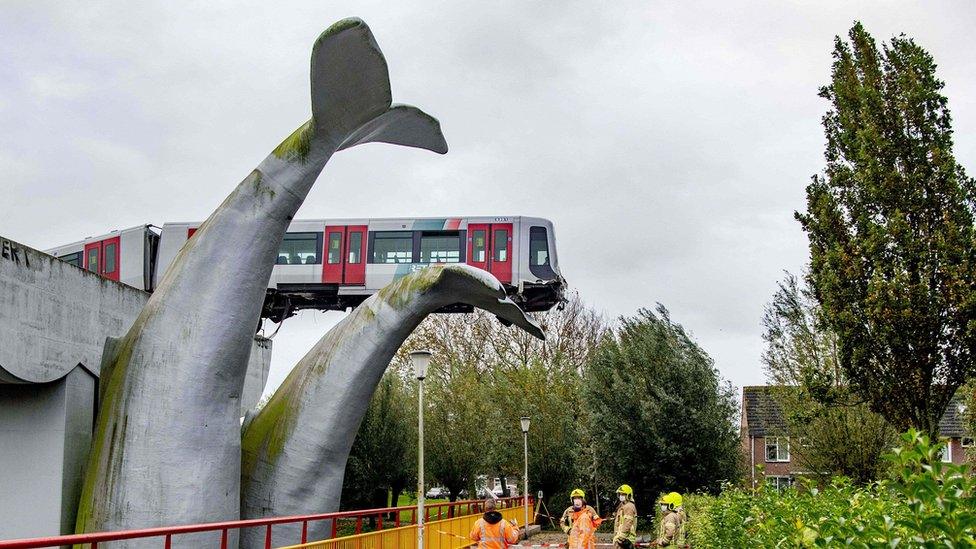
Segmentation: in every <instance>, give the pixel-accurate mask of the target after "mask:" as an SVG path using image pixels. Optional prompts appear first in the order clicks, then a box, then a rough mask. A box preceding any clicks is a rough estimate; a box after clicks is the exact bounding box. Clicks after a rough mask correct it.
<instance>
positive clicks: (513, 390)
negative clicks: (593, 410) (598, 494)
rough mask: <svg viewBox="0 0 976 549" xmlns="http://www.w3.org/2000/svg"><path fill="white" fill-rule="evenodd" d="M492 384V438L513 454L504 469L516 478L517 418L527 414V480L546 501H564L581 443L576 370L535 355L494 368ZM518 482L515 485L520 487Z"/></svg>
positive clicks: (519, 462)
mask: <svg viewBox="0 0 976 549" xmlns="http://www.w3.org/2000/svg"><path fill="white" fill-rule="evenodd" d="M497 379H498V382H497V383H496V384H495V385H494V391H495V394H496V398H495V399H494V401H495V402H496V403H498V404H499V406H495V407H493V414H492V416H493V417H495V418H497V419H496V422H495V425H498V426H499V431H498V432H497V433H496V434H495V435H494V437H493V441H495V442H499V443H500V444H498V446H504V447H506V448H507V449H509V450H515V454H517V455H516V456H515V458H514V460H512V462H510V465H509V469H508V470H510V471H514V472H516V473H517V474H518V477H519V478H520V477H521V471H522V469H523V460H524V458H523V438H522V432H521V431H520V429H519V418H520V417H521V416H523V415H524V416H528V417H530V418H531V420H532V422H531V427H530V428H529V481H530V483H531V490H532V493H535V492H537V491H539V490H541V491H542V492H543V494H545V496H546V497H547V499H549V500H550V501H557V502H559V503H560V504H561V503H562V502H564V501H567V500H566V499H565V498H566V497H568V493H569V490H571V488H570V486H571V485H572V484H573V483H574V482H577V481H579V480H580V475H579V473H580V471H579V468H578V466H577V465H578V463H579V460H578V454H579V452H580V449H581V448H582V445H581V442H580V440H581V436H580V434H581V433H580V431H581V430H583V429H584V428H585V426H584V425H582V424H581V422H580V415H579V403H578V395H579V390H580V385H581V380H580V377H579V374H578V373H577V372H576V371H575V370H574V369H571V368H556V367H552V366H550V367H546V365H544V364H542V363H541V362H540V361H538V360H533V361H531V362H530V363H529V364H528V365H527V366H526V367H524V368H520V369H516V370H511V371H503V372H498V378H497ZM521 489H522V485H521V484H519V490H520V491H521Z"/></svg>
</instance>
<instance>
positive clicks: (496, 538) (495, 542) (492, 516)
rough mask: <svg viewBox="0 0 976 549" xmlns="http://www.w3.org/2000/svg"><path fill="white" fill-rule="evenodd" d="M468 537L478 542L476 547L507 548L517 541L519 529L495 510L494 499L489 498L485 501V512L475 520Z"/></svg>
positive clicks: (483, 548) (479, 548) (485, 548)
mask: <svg viewBox="0 0 976 549" xmlns="http://www.w3.org/2000/svg"><path fill="white" fill-rule="evenodd" d="M468 537H469V538H470V539H471V541H474V542H476V543H477V544H478V546H477V547H478V549H507V547H508V546H509V545H513V544H515V543H517V542H518V539H519V531H518V528H517V527H516V526H515V525H514V524H513V523H511V522H509V521H507V520H505V519H503V518H502V514H501V513H499V512H498V511H496V510H495V500H493V499H489V500H486V501H485V514H484V515H483V516H482V517H481V518H480V519H478V520H477V521H475V523H474V526H473V527H472V528H471V533H470V534H468Z"/></svg>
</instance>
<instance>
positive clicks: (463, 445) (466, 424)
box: [424, 358, 511, 501]
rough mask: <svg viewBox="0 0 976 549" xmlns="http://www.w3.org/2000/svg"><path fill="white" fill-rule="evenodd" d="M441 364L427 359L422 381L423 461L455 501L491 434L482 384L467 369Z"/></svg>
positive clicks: (470, 482)
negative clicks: (427, 363) (426, 371)
mask: <svg viewBox="0 0 976 549" xmlns="http://www.w3.org/2000/svg"><path fill="white" fill-rule="evenodd" d="M435 360H436V358H435ZM441 366H442V365H441V364H439V363H438V362H436V361H434V362H432V363H431V368H430V370H429V371H428V377H427V381H425V387H426V388H427V392H426V394H425V395H424V399H425V405H426V409H425V411H424V421H425V433H424V439H425V442H424V446H425V447H424V456H425V459H426V465H425V466H426V468H427V471H429V472H430V475H431V477H433V478H434V479H436V480H438V481H439V482H440V483H441V484H443V485H444V487H445V488H447V489H448V490H449V491H450V500H451V501H455V500H457V498H458V496H459V494H460V492H461V490H463V489H466V488H467V489H469V490H470V489H472V488H473V486H474V481H475V477H476V476H477V475H478V473H479V472H481V471H482V470H483V468H484V465H485V448H486V447H487V446H488V445H489V444H491V443H494V442H496V441H497V439H496V438H495V436H496V432H495V431H494V430H492V428H491V426H490V425H489V424H488V422H487V421H486V416H487V415H488V412H487V395H486V394H485V391H486V388H485V387H484V386H483V385H482V384H481V383H479V381H478V378H477V376H476V375H474V370H473V368H464V367H461V368H453V367H446V368H442V367H441ZM497 442H509V443H510V442H511V441H497ZM471 493H472V494H473V493H474V492H471Z"/></svg>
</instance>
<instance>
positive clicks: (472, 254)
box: [49, 216, 565, 322]
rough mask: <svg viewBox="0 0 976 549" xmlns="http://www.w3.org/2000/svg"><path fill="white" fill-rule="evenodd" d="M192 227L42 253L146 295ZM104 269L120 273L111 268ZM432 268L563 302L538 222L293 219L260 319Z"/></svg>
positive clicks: (529, 304)
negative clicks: (472, 271) (460, 268)
mask: <svg viewBox="0 0 976 549" xmlns="http://www.w3.org/2000/svg"><path fill="white" fill-rule="evenodd" d="M200 225H201V222H189V223H166V224H164V225H163V226H162V228H160V229H158V231H159V232H158V233H157V228H156V227H154V226H152V225H143V226H139V227H133V228H131V229H126V230H124V231H118V232H113V233H111V234H109V235H103V236H100V237H95V238H89V239H86V240H85V241H82V242H77V243H74V244H72V245H68V246H62V247H59V248H55V249H53V250H51V251H49V253H52V255H55V256H57V257H60V258H62V259H64V260H66V261H69V262H71V263H73V264H75V265H77V266H79V267H82V268H86V269H89V270H92V271H94V272H98V273H99V274H101V275H102V276H106V277H108V278H112V279H113V280H119V281H121V282H124V283H126V284H130V285H132V286H135V287H137V288H141V289H144V290H148V291H152V289H153V288H154V287H155V286H156V284H157V283H158V282H159V279H160V278H161V277H162V276H163V274H164V273H165V272H166V269H167V268H168V267H169V265H170V263H171V262H172V261H173V259H174V258H175V257H176V254H177V253H178V252H179V250H180V248H182V246H183V245H184V244H185V243H186V241H187V240H188V239H189V238H191V237H192V236H193V234H194V232H195V231H196V229H197V228H198V227H199V226H200ZM137 237H138V238H137ZM139 239H141V242H142V244H141V246H142V247H141V248H140V247H139V246H138V245H137V244H138V241H139ZM113 243H114V247H113ZM92 250H96V251H94V252H93V251H92ZM79 254H80V255H79ZM137 260H138V261H137ZM110 262H114V263H112V264H113V265H120V267H121V268H120V269H116V270H111V269H109V267H110V265H109V263H110ZM433 263H467V264H469V265H472V266H475V267H478V268H481V269H484V270H486V271H488V272H490V273H492V274H493V275H494V276H495V277H496V278H498V280H499V281H500V282H502V284H503V285H504V286H505V288H506V291H507V292H508V293H509V295H510V296H511V297H512V298H513V300H515V301H516V302H518V303H519V304H520V305H521V306H522V307H523V308H524V309H525V310H527V311H543V310H548V309H550V308H552V307H553V306H554V305H557V304H559V303H561V302H562V301H563V299H564V298H563V291H564V286H565V281H564V280H563V278H562V276H561V274H560V271H559V266H558V262H557V257H556V242H555V235H554V233H553V227H552V223H551V222H550V221H548V220H546V219H542V218H535V217H521V216H513V217H504V216H503V217H454V218H383V219H376V218H374V219H317V220H311V219H305V220H294V221H293V222H292V223H291V225H290V226H289V228H288V232H287V233H286V234H285V236H284V239H283V241H282V244H281V247H280V249H279V252H278V257H277V260H276V264H275V266H274V269H273V271H272V275H271V279H270V280H269V283H268V296H267V298H266V300H265V304H264V310H263V312H262V316H263V317H265V318H270V319H272V320H273V321H276V322H278V321H281V320H282V319H284V318H287V317H288V316H291V315H292V314H295V313H296V312H297V311H299V310H302V309H320V310H344V309H346V308H348V307H354V306H356V305H358V304H359V303H361V302H362V301H363V300H364V299H366V297H368V296H369V295H372V294H373V293H375V292H376V291H377V290H379V289H380V288H382V287H383V286H386V285H387V284H389V283H390V282H392V281H394V280H396V279H397V278H399V277H401V276H403V275H405V274H407V273H410V272H412V271H414V270H418V269H421V268H423V267H424V266H426V265H430V264H433ZM452 310H463V309H461V308H460V307H458V308H455V309H452Z"/></svg>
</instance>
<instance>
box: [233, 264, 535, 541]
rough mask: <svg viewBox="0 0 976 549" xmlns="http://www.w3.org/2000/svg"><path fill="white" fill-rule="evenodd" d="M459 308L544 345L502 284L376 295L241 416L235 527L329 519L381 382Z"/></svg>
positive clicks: (424, 279) (467, 277) (432, 279)
mask: <svg viewBox="0 0 976 549" xmlns="http://www.w3.org/2000/svg"><path fill="white" fill-rule="evenodd" d="M456 303H464V304H468V305H473V306H475V307H479V308H481V309H484V310H486V311H489V312H492V313H495V315H497V316H498V317H499V318H501V319H502V320H504V321H506V322H508V323H512V324H515V325H516V326H518V327H519V328H521V329H523V330H526V331H527V332H529V333H531V334H532V335H534V336H536V337H538V338H540V339H544V336H543V333H542V330H541V329H540V328H539V326H538V325H537V324H536V323H535V322H534V321H532V320H531V319H530V318H528V317H527V316H526V315H525V313H524V312H522V310H521V309H520V308H519V307H518V305H516V304H515V303H513V302H512V301H511V300H510V299H508V298H507V297H506V296H505V291H504V289H503V288H502V285H501V283H499V282H498V280H497V279H495V277H494V276H492V275H491V274H489V273H487V272H485V271H482V270H480V269H476V268H474V267H470V266H467V265H461V264H453V265H446V266H445V265H438V266H431V267H427V268H426V269H423V270H421V271H418V272H414V273H411V274H408V275H407V276H405V277H403V278H401V279H400V280H398V281H397V282H394V283H392V284H390V285H389V286H387V287H385V288H383V289H382V290H381V291H380V292H378V293H377V294H376V295H373V296H372V297H370V298H369V299H367V300H366V301H364V302H363V303H362V304H361V305H360V306H359V307H357V308H356V309H355V310H354V311H353V312H352V314H350V315H349V316H347V317H346V318H345V319H343V320H342V321H341V322H340V323H339V324H337V325H336V326H335V327H334V328H332V329H331V330H330V331H329V332H328V333H326V334H325V336H323V337H322V339H321V340H319V342H318V343H317V344H316V345H315V347H313V348H312V350H311V351H309V352H308V354H306V355H305V357H304V358H302V360H301V361H300V362H299V363H298V364H297V365H296V366H295V368H294V369H293V370H292V372H291V373H290V374H289V375H288V378H287V379H285V381H284V383H282V385H281V387H279V388H278V390H277V391H275V393H274V395H273V396H272V397H271V399H270V400H269V401H268V403H267V404H266V405H265V406H264V407H263V408H262V409H261V410H260V412H258V413H257V414H256V415H253V416H252V415H251V414H248V418H247V419H246V420H245V422H244V427H243V436H242V440H243V442H242V450H243V454H242V461H243V470H242V475H243V476H242V479H241V518H244V519H250V518H261V517H267V516H287V515H297V514H307V513H310V512H313V511H314V512H329V511H334V510H336V509H337V508H338V504H339V495H340V493H341V491H342V478H343V474H344V472H345V468H346V460H347V459H348V457H349V451H350V449H351V448H352V444H353V441H354V440H355V438H356V432H357V431H358V430H359V424H360V422H361V421H362V419H363V416H364V414H365V413H366V409H367V408H368V407H369V401H370V397H372V395H373V392H374V391H375V390H376V386H377V384H378V383H379V381H380V378H381V377H382V376H383V372H384V371H386V368H387V366H388V365H389V364H390V360H391V359H392V358H393V355H394V354H395V353H396V351H397V349H399V348H400V345H401V344H402V343H403V341H404V340H405V339H406V338H407V336H409V335H410V334H411V333H412V332H413V330H414V329H415V328H416V327H417V326H418V325H419V324H420V322H421V321H422V320H423V319H424V318H426V317H427V315H429V314H430V313H432V312H434V311H436V310H438V309H440V308H442V307H445V306H447V305H453V304H456ZM328 526H329V525H328V524H327V523H325V522H324V521H319V522H317V523H311V524H309V525H308V528H309V532H308V534H309V536H308V539H310V540H316V539H323V538H325V537H327V535H328ZM251 530H255V531H253V532H250V531H249V532H245V533H244V534H242V543H241V547H242V548H244V549H251V548H255V549H256V548H259V547H264V533H263V532H258V531H256V529H253V528H252V529H251ZM275 536H276V539H279V540H281V541H282V542H292V541H293V540H295V541H294V542H295V543H297V540H298V539H300V531H299V529H298V528H290V527H289V526H287V525H279V527H278V528H276V529H275Z"/></svg>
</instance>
